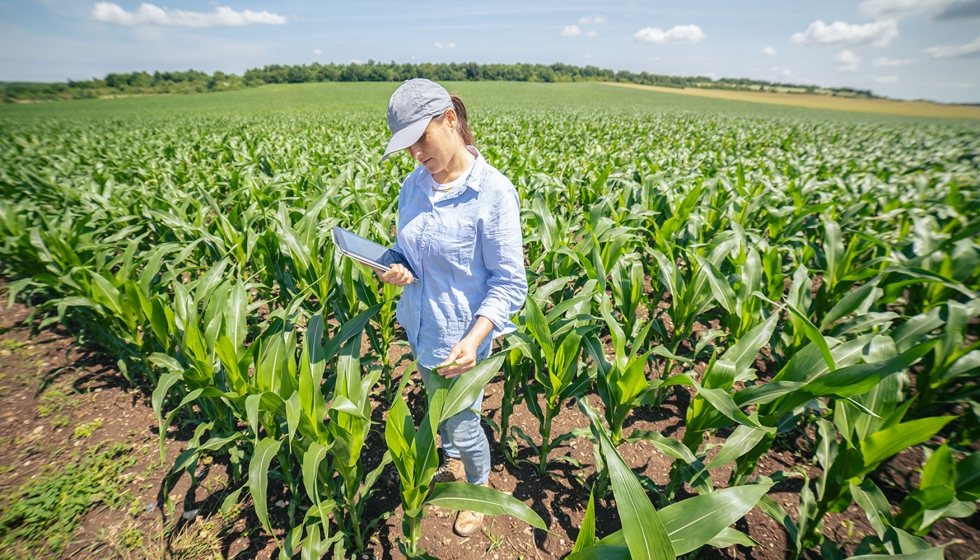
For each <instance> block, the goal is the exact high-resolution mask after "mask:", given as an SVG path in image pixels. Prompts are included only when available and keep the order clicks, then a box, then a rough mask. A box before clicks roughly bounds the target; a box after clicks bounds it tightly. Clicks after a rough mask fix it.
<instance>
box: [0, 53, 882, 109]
mask: <svg viewBox="0 0 980 560" xmlns="http://www.w3.org/2000/svg"><path fill="white" fill-rule="evenodd" d="M411 78H428V79H430V80H435V81H481V80H487V81H512V82H591V81H603V82H621V83H631V84H641V85H650V86H662V87H671V88H685V87H707V88H714V89H743V90H748V89H754V90H760V89H761V90H779V91H786V90H788V91H793V92H799V93H826V92H830V93H831V94H833V95H846V96H849V97H855V96H856V97H874V94H873V93H872V92H871V91H870V90H857V89H851V88H835V89H830V90H828V89H822V88H819V87H818V86H813V85H802V86H801V85H796V84H786V83H778V82H768V81H765V80H751V79H747V78H721V79H718V80H714V79H712V78H710V77H708V76H668V75H664V74H651V73H649V72H639V73H636V72H630V71H628V70H619V71H614V70H609V69H605V68H599V67H596V66H574V65H571V64H562V63H555V64H477V63H475V62H463V63H457V62H451V63H435V64H434V63H428V62H425V63H419V64H413V63H405V64H401V63H397V62H389V63H381V62H375V61H373V60H369V61H367V62H364V63H360V62H351V63H349V64H334V63H329V64H320V63H317V62H314V63H313V64H295V65H289V64H271V65H267V66H264V67H262V68H252V69H249V70H246V71H245V73H244V74H243V75H242V76H238V75H236V74H227V73H224V72H220V71H217V72H215V73H214V74H210V75H209V74H207V73H206V72H200V71H198V70H187V71H186V72H154V73H152V74H150V73H148V72H142V71H140V72H129V73H111V74H107V75H106V77H105V78H102V79H99V78H93V79H91V80H78V81H76V80H68V81H66V82H53V83H23V82H21V83H12V82H8V83H0V102H14V103H16V102H25V101H45V100H59V99H86V98H99V97H113V96H120V95H149V94H165V93H206V92H212V91H228V90H234V89H242V88H247V87H257V86H262V85H266V84H296V83H308V82H400V81H403V80H408V79H411Z"/></svg>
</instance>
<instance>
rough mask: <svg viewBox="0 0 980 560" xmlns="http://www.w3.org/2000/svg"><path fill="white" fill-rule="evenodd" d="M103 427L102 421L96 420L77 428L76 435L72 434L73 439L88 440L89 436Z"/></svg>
mask: <svg viewBox="0 0 980 560" xmlns="http://www.w3.org/2000/svg"><path fill="white" fill-rule="evenodd" d="M101 427H102V419H101V418H96V419H95V420H92V421H91V422H86V423H84V424H82V425H80V426H78V427H77V428H75V433H74V434H72V436H71V437H73V438H75V439H79V438H87V437H88V436H90V435H92V434H93V433H94V432H95V430H98V429H99V428H101Z"/></svg>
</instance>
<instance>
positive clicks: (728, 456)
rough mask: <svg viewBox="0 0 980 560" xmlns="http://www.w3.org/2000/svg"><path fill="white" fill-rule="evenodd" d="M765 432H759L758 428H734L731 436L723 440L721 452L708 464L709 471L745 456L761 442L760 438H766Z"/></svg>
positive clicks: (741, 426) (742, 426)
mask: <svg viewBox="0 0 980 560" xmlns="http://www.w3.org/2000/svg"><path fill="white" fill-rule="evenodd" d="M766 433H767V432H766V431H765V430H760V429H758V428H753V427H751V426H745V425H740V426H738V427H737V428H735V431H734V432H732V435H730V436H728V439H726V440H725V444H724V445H722V447H721V451H719V452H718V453H717V454H716V455H715V456H714V457H712V458H711V461H709V462H708V468H709V469H716V468H718V467H720V466H723V465H727V464H728V463H731V462H732V461H734V460H736V459H738V458H739V457H741V456H742V455H745V454H746V453H748V452H749V451H751V450H752V448H753V447H755V446H756V444H757V443H759V442H760V441H762V438H764V437H765V436H766Z"/></svg>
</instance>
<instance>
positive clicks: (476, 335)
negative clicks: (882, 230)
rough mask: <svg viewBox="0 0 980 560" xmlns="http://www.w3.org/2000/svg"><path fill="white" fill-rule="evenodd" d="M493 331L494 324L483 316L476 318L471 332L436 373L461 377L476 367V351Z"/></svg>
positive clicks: (455, 347) (454, 347)
mask: <svg viewBox="0 0 980 560" xmlns="http://www.w3.org/2000/svg"><path fill="white" fill-rule="evenodd" d="M491 331H493V322H491V321H490V319H487V318H486V317H484V316H482V315H477V316H476V323H475V324H474V325H473V328H472V329H470V332H469V333H467V334H466V336H465V337H463V340H460V341H459V342H457V343H456V345H455V346H453V349H452V350H451V351H450V352H449V357H448V358H446V360H445V361H444V362H442V363H441V364H439V369H438V370H437V372H436V373H438V374H439V375H442V376H443V377H448V378H453V377H459V376H460V375H463V374H464V373H466V372H468V371H470V370H471V369H473V368H474V367H475V366H476V351H477V349H478V348H479V347H480V343H481V342H483V339H485V338H486V337H487V335H488V334H490V332H491Z"/></svg>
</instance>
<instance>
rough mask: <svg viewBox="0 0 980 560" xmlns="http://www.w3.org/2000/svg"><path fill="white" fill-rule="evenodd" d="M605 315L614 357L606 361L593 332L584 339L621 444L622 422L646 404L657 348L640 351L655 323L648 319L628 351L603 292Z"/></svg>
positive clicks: (613, 432)
mask: <svg viewBox="0 0 980 560" xmlns="http://www.w3.org/2000/svg"><path fill="white" fill-rule="evenodd" d="M600 309H601V310H602V318H603V320H604V321H605V324H606V328H608V329H609V335H610V336H611V338H612V343H613V350H614V352H615V354H614V355H613V360H612V361H611V362H610V361H608V360H606V355H605V350H604V348H603V346H602V342H601V341H600V340H599V339H598V337H596V336H595V335H594V334H589V335H588V336H587V337H586V340H585V347H586V350H587V351H588V354H589V356H591V358H592V361H593V362H595V363H596V365H597V376H596V382H597V386H598V390H599V396H600V397H602V403H603V404H604V405H605V417H606V422H608V423H609V429H610V432H611V434H610V436H611V439H612V442H613V444H614V445H618V444H619V443H620V442H621V441H622V440H623V422H625V421H626V417H627V416H628V415H629V413H630V412H631V411H632V410H633V409H634V408H636V407H638V406H640V405H641V404H642V403H643V399H644V397H645V396H646V395H647V393H648V392H649V391H650V390H651V387H650V384H649V382H648V381H647V373H646V370H647V364H648V363H649V361H650V358H651V357H652V356H653V355H654V350H650V351H648V352H646V353H643V354H641V353H640V350H641V348H643V341H644V340H646V337H647V333H649V332H650V328H651V327H652V326H653V322H652V321H651V322H647V324H646V326H645V327H643V329H642V330H641V331H640V332H639V333H638V336H637V337H636V338H635V339H634V340H633V346H632V348H631V349H630V351H629V353H628V354H627V351H626V343H627V336H626V333H625V332H624V331H623V328H622V327H621V326H620V325H619V323H618V322H617V321H616V319H615V317H613V316H612V310H611V305H610V302H609V297H608V296H606V295H603V298H602V304H601V306H600Z"/></svg>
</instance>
